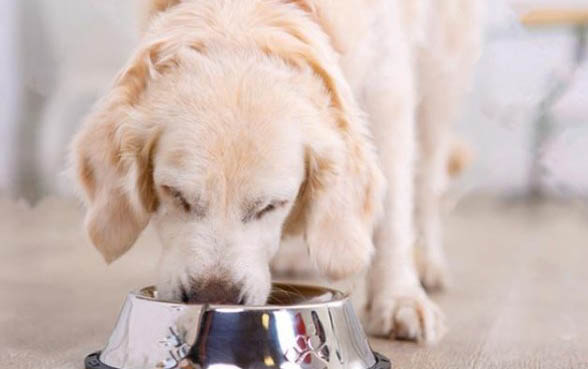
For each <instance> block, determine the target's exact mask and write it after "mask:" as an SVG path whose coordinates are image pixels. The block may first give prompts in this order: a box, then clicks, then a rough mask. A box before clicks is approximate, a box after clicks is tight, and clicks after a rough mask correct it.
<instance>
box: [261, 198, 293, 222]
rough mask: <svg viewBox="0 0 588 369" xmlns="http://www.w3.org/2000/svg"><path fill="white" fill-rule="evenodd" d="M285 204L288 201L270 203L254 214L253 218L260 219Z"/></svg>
mask: <svg viewBox="0 0 588 369" xmlns="http://www.w3.org/2000/svg"><path fill="white" fill-rule="evenodd" d="M287 203H288V201H285V200H280V201H274V202H271V203H269V204H268V205H267V206H266V207H265V208H263V209H261V210H260V211H258V212H257V214H255V218H256V219H261V218H262V217H263V216H264V215H266V214H267V213H270V212H272V211H274V210H276V209H277V208H280V207H282V206H284V205H286V204H287Z"/></svg>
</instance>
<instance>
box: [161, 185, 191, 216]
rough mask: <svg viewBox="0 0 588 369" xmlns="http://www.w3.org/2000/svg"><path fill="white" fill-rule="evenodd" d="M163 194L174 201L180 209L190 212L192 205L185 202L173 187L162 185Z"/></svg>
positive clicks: (182, 196)
mask: <svg viewBox="0 0 588 369" xmlns="http://www.w3.org/2000/svg"><path fill="white" fill-rule="evenodd" d="M161 188H162V189H163V192H164V193H166V194H167V195H168V196H170V197H171V198H172V199H174V201H176V202H177V203H178V204H180V205H181V207H182V208H183V209H184V210H185V211H186V212H188V213H189V212H190V211H191V210H192V205H191V204H190V203H189V202H188V200H186V198H185V197H184V195H183V194H182V193H181V192H180V191H179V190H177V189H176V188H174V187H171V186H166V185H163V186H161Z"/></svg>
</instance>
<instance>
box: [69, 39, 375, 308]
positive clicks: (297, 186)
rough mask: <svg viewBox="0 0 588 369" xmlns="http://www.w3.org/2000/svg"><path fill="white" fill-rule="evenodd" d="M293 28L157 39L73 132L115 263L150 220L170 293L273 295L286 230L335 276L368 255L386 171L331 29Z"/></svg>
mask: <svg viewBox="0 0 588 369" xmlns="http://www.w3.org/2000/svg"><path fill="white" fill-rule="evenodd" d="M284 32H286V31H284ZM290 36H291V35H288V34H287V32H286V33H285V34H283V35H276V37H277V38H280V37H281V38H282V39H281V40H280V39H276V40H272V39H270V35H269V34H268V33H263V32H261V33H260V34H259V38H260V39H259V40H257V43H258V45H261V46H260V47H259V49H257V50H252V51H251V52H249V51H238V50H234V49H231V48H224V47H220V46H219V47H210V46H207V47H205V46H203V45H202V44H201V43H199V42H197V41H196V42H186V40H185V39H180V38H174V37H169V38H166V39H165V40H164V41H161V40H162V38H158V39H155V40H151V41H149V40H147V41H146V42H145V44H144V45H143V46H142V47H141V48H140V49H139V50H138V52H137V53H136V55H135V56H134V57H133V58H132V60H131V62H130V64H129V65H128V66H127V68H125V69H124V70H123V72H122V73H121V74H120V75H119V77H118V78H117V80H116V82H115V85H114V87H113V89H112V90H111V91H110V92H109V93H108V94H107V96H105V97H104V98H103V99H102V101H101V102H100V103H99V104H98V105H97V107H96V108H95V109H94V111H93V112H92V113H91V114H90V116H89V117H88V119H87V121H86V123H85V125H84V126H83V128H82V129H81V131H80V132H79V133H78V135H77V136H76V138H75V140H74V142H73V145H72V159H73V164H74V168H75V171H76V173H77V178H78V182H79V183H80V187H81V190H82V191H81V192H82V193H83V195H84V196H83V197H84V199H85V200H86V203H87V206H88V212H87V215H86V227H87V230H88V233H89V235H90V238H91V240H92V242H93V243H94V245H95V246H96V247H97V248H98V250H99V251H100V252H101V253H102V255H103V256H104V258H105V259H106V260H107V261H108V262H111V261H113V260H115V259H117V258H118V257H120V256H121V255H122V254H124V253H125V252H126V251H127V250H128V249H129V248H130V247H131V246H132V245H133V243H134V242H135V240H136V239H137V237H138V235H139V234H140V233H141V231H142V230H143V229H144V228H145V227H146V226H147V224H148V223H149V222H151V223H152V224H153V225H154V227H155V229H156V230H157V232H158V233H159V236H160V238H161V241H162V244H163V248H164V251H163V255H162V259H161V263H160V265H161V275H160V278H159V281H158V289H159V291H160V293H161V296H162V297H163V298H167V299H176V300H185V301H191V302H196V301H199V302H204V301H206V302H227V303H229V302H230V303H241V302H242V303H247V304H262V303H264V302H265V300H266V298H267V296H268V294H269V290H270V273H269V262H270V259H271V258H272V256H273V255H274V253H275V252H276V251H277V248H278V246H279V244H280V239H281V237H282V236H283V235H284V234H285V233H295V232H301V233H303V234H304V236H305V239H306V241H307V244H308V249H309V253H310V256H311V259H312V260H313V262H314V263H315V264H316V266H317V267H318V268H319V270H321V271H322V272H324V273H325V274H326V275H327V276H329V277H333V278H340V277H344V276H346V275H349V274H351V273H353V272H356V271H359V270H361V269H362V268H363V267H365V266H366V264H367V263H368V261H369V259H370V256H371V253H372V250H373V246H372V240H371V232H372V227H373V225H374V221H375V217H376V215H377V213H378V212H379V206H380V200H381V199H380V196H381V194H382V177H381V174H380V172H379V170H378V168H377V165H376V159H375V155H374V153H373V150H372V148H371V147H370V144H369V142H368V139H367V137H366V133H365V129H366V128H365V126H364V122H363V121H362V117H361V114H360V112H359V111H358V109H357V107H356V106H355V103H354V101H353V99H352V96H351V91H350V89H349V86H348V85H347V84H346V83H345V80H344V79H343V77H342V74H341V71H340V70H338V67H337V63H336V60H335V56H334V55H333V54H332V52H331V51H330V50H329V49H328V48H327V46H326V45H328V42H327V40H326V39H324V36H322V35H320V34H319V35H318V36H317V35H310V36H309V37H310V38H309V39H308V40H307V41H302V40H301V39H300V37H298V38H295V37H290ZM317 38H318V41H313V40H315V39H317ZM178 39H180V40H178ZM314 43H317V45H315V44H314Z"/></svg>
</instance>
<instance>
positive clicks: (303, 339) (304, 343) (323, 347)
mask: <svg viewBox="0 0 588 369" xmlns="http://www.w3.org/2000/svg"><path fill="white" fill-rule="evenodd" d="M311 317H312V324H309V325H307V324H306V323H305V322H304V319H303V318H302V316H301V314H300V313H298V314H296V316H295V322H294V324H295V327H296V332H297V333H298V335H297V336H296V340H295V344H294V346H293V347H291V348H289V349H288V350H286V352H285V354H284V357H285V358H286V360H288V361H289V362H291V363H294V364H298V365H300V366H301V367H303V368H310V369H325V368H327V367H328V363H329V361H330V355H331V352H330V349H329V346H328V344H327V335H326V333H325V328H324V327H323V323H322V322H321V320H320V319H319V317H318V314H317V313H316V311H312V312H311Z"/></svg>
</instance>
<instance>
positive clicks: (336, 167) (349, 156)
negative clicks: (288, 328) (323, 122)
mask: <svg viewBox="0 0 588 369" xmlns="http://www.w3.org/2000/svg"><path fill="white" fill-rule="evenodd" d="M340 118H341V119H360V120H361V118H360V117H358V116H355V117H352V116H345V117H344V116H340ZM309 138H310V139H311V141H310V142H308V145H307V151H306V181H305V182H304V184H303V186H302V189H301V193H300V202H301V204H303V205H302V206H304V209H303V212H304V221H303V225H304V236H305V239H306V243H307V245H308V248H309V254H310V258H311V260H312V261H313V263H314V264H315V266H316V267H317V268H318V269H319V271H321V272H322V273H323V274H324V275H326V276H327V277H329V278H332V279H340V278H345V277H348V276H350V275H353V274H355V273H358V272H360V271H362V270H363V269H364V268H365V267H367V266H368V265H369V262H370V260H371V256H372V254H373V251H374V246H373V240H372V235H373V231H374V227H375V225H376V222H377V221H378V219H379V216H380V215H381V210H382V204H383V192H384V191H383V188H384V179H383V176H382V174H381V172H380V169H379V167H378V165H377V158H376V156H375V154H374V152H373V149H372V148H371V146H370V144H369V141H368V140H367V138H366V137H364V136H363V135H362V134H361V133H360V132H354V131H353V129H351V128H349V127H348V129H342V128H341V127H323V129H317V130H316V131H315V132H314V134H312V135H310V137H309Z"/></svg>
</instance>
